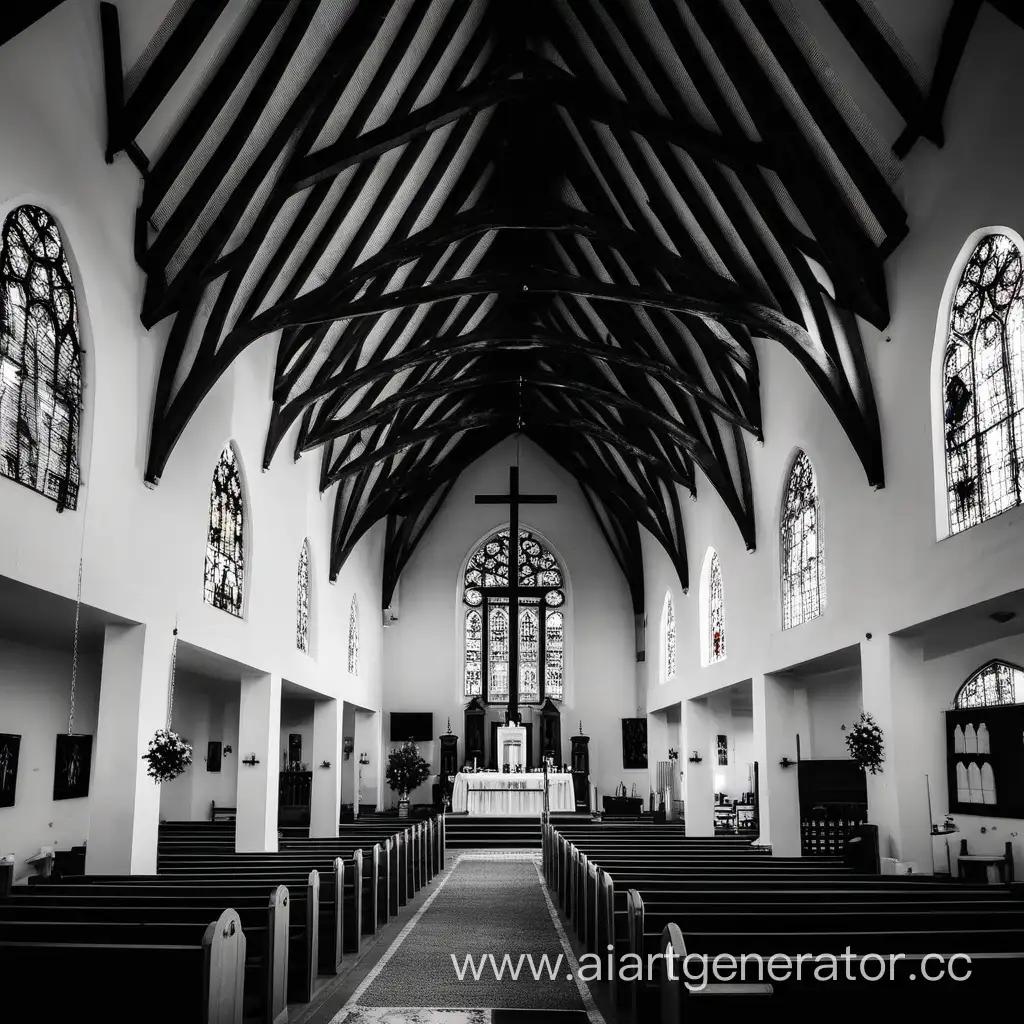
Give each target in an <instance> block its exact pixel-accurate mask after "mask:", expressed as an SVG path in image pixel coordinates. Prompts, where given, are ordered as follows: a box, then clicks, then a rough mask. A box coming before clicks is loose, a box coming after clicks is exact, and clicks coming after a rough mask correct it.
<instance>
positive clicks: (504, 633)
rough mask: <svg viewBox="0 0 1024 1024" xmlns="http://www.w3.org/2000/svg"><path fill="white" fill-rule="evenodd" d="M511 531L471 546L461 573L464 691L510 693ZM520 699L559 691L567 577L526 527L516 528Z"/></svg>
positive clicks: (497, 698)
mask: <svg viewBox="0 0 1024 1024" xmlns="http://www.w3.org/2000/svg"><path fill="white" fill-rule="evenodd" d="M508 564H509V531H508V529H507V528H506V529H504V530H499V531H498V532H497V533H495V534H493V535H492V536H491V537H489V538H488V539H487V540H485V541H484V543H483V544H481V545H480V547H479V548H477V550H476V551H475V552H474V553H473V555H472V557H471V558H470V560H469V563H468V565H467V566H466V571H465V574H464V576H463V581H462V583H463V586H462V600H463V604H464V605H465V612H464V619H463V628H464V631H465V632H464V638H465V652H466V661H465V666H466V667H465V674H464V676H463V694H464V695H465V696H466V697H467V698H470V697H477V696H479V697H483V699H484V700H487V701H491V702H494V703H502V704H503V703H505V702H506V701H507V700H508V680H509V677H508V672H509V667H508V660H509V628H510V627H509V604H508V601H509V597H508V595H509V578H508ZM518 599H519V700H520V702H522V703H524V704H539V703H541V702H543V701H544V700H545V699H547V698H549V697H550V698H551V699H552V700H561V699H562V697H563V695H564V692H565V611H566V609H565V579H564V577H563V574H562V569H561V566H560V565H559V564H558V559H557V558H556V557H555V555H554V554H553V553H552V552H551V551H549V550H548V549H547V547H546V546H545V545H544V544H542V543H541V542H540V541H539V540H538V539H537V538H536V537H535V536H534V535H533V534H532V533H530V532H529V531H528V530H520V531H519V586H518Z"/></svg>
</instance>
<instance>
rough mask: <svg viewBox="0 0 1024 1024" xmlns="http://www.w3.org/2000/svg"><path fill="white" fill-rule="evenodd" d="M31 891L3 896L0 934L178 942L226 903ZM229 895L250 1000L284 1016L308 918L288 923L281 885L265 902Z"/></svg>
mask: <svg viewBox="0 0 1024 1024" xmlns="http://www.w3.org/2000/svg"><path fill="white" fill-rule="evenodd" d="M23 888H25V887H23ZM34 893H35V890H31V891H29V892H27V893H19V895H18V896H17V897H16V898H14V899H11V900H5V901H2V902H0V939H2V940H14V939H20V940H23V941H33V942H76V943H77V942H80V941H82V939H81V936H83V935H88V936H90V938H89V939H88V941H90V942H96V941H106V942H109V943H111V944H113V945H123V944H128V943H131V944H135V943H136V940H141V941H142V942H144V943H145V944H147V945H168V944H176V943H177V942H178V941H179V938H178V936H180V935H186V936H187V935H188V934H189V933H190V931H191V932H194V931H195V928H196V926H202V927H205V925H206V924H207V923H208V922H209V919H210V915H211V913H212V912H218V911H219V910H221V909H227V908H222V907H221V903H222V901H219V900H218V901H214V900H209V899H208V900H207V901H206V902H207V905H206V906H202V905H197V901H196V900H195V899H192V898H188V899H185V900H174V901H166V900H165V901H164V902H163V904H162V905H161V904H157V905H153V904H152V902H151V901H150V900H148V899H147V898H146V897H144V896H140V897H138V898H135V899H124V898H121V899H114V898H110V897H103V896H87V897H68V898H67V899H65V900H63V901H60V900H55V899H53V898H52V897H46V898H45V900H44V901H43V902H39V900H38V899H37V898H35V895H34ZM232 902H233V903H234V904H235V906H233V907H231V908H230V909H232V910H234V911H235V913H236V914H237V915H238V918H239V921H240V923H241V927H242V929H243V931H244V934H245V936H246V958H245V998H246V1002H247V1005H248V1006H249V1007H250V1008H251V1009H252V1010H253V1011H254V1012H255V1013H257V1014H258V1015H259V1019H260V1020H261V1021H263V1022H266V1024H279V1022H282V1021H285V1020H286V1019H287V1008H288V1000H287V995H288V973H289V971H288V969H289V963H290V951H291V950H292V949H294V950H295V952H296V953H297V957H296V960H297V963H298V965H299V966H300V967H301V962H302V957H303V946H304V944H305V941H306V928H305V924H304V923H302V922H301V921H300V923H298V924H290V921H289V910H290V898H289V895H288V890H287V889H286V888H285V887H284V886H279V887H278V888H277V889H276V890H274V891H272V892H271V893H270V898H269V902H268V900H267V899H266V898H264V899H263V900H262V905H261V901H259V900H252V901H251V903H252V905H251V906H244V905H240V903H241V901H239V900H238V898H237V897H234V898H233V899H232ZM168 903H170V905H168ZM211 907H213V908H216V910H211ZM101 932H102V933H103V936H102V938H101Z"/></svg>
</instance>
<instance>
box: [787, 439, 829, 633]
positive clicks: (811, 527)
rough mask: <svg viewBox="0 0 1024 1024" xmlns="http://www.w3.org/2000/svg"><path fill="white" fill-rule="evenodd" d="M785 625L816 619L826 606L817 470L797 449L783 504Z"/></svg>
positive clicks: (804, 454) (788, 627)
mask: <svg viewBox="0 0 1024 1024" xmlns="http://www.w3.org/2000/svg"><path fill="white" fill-rule="evenodd" d="M781 551H782V628H783V629H790V628H791V627H792V626H799V625H800V623H802V622H806V621H807V620H808V619H813V618H816V617H817V616H819V615H820V614H821V613H822V610H823V609H824V607H825V546H824V538H823V536H822V529H821V506H820V504H819V501H818V485H817V483H816V481H815V479H814V469H813V467H812V466H811V460H810V459H809V458H807V455H806V453H804V452H802V451H801V452H798V453H797V456H796V458H795V459H794V460H793V466H792V468H791V469H790V471H789V480H788V481H787V483H786V494H785V498H784V499H783V503H782V523H781Z"/></svg>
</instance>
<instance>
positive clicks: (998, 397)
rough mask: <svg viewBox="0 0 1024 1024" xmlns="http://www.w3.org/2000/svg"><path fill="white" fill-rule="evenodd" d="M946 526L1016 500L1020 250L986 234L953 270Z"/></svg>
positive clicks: (1022, 405)
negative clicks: (959, 269)
mask: <svg viewBox="0 0 1024 1024" xmlns="http://www.w3.org/2000/svg"><path fill="white" fill-rule="evenodd" d="M942 388H943V392H942V397H943V421H944V429H945V450H946V488H947V505H948V508H949V529H950V533H959V532H960V531H961V530H966V529H967V528H968V527H970V526H975V525H977V524H978V523H980V522H982V521H984V520H985V519H990V518H991V517H992V516H995V515H998V514H999V513H1000V512H1004V511H1005V510H1006V509H1008V508H1011V507H1013V506H1014V505H1019V504H1021V492H1022V490H1024V463H1022V461H1021V459H1022V457H1024V438H1022V431H1024V420H1022V417H1024V295H1022V274H1021V254H1020V251H1019V250H1018V249H1017V246H1016V245H1014V244H1013V242H1012V241H1011V240H1010V239H1009V238H1007V236H1006V235H986V236H985V237H984V238H982V240H981V241H980V242H979V243H978V245H977V247H976V248H975V250H974V252H973V253H972V254H971V257H970V259H969V260H968V261H967V266H966V267H965V268H964V272H963V274H962V275H961V277H960V283H959V285H958V287H957V290H956V294H955V295H954V297H953V306H952V309H951V311H950V317H949V334H948V337H947V340H946V354H945V358H944V360H943V375H942Z"/></svg>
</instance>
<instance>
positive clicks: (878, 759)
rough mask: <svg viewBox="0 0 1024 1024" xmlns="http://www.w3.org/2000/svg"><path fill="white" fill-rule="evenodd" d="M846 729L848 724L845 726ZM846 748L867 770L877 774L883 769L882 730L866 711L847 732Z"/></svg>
mask: <svg viewBox="0 0 1024 1024" xmlns="http://www.w3.org/2000/svg"><path fill="white" fill-rule="evenodd" d="M843 731H844V732H845V731H846V726H845V725H844V726H843ZM846 749H847V750H848V751H849V752H850V757H851V758H852V759H853V760H854V761H856V763H857V764H859V765H860V767H861V768H863V769H864V770H865V771H866V772H870V773H871V774H872V775H877V774H878V773H879V772H880V771H881V770H882V764H883V762H884V760H885V747H884V746H883V744H882V730H881V728H880V727H879V726H878V724H877V723H876V722H875V720H874V719H873V718H872V717H871V715H869V714H868V713H867V712H866V711H862V712H861V714H860V718H859V719H858V720H857V722H856V724H855V725H853V726H852V727H851V729H850V731H849V732H848V733H847V734H846Z"/></svg>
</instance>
